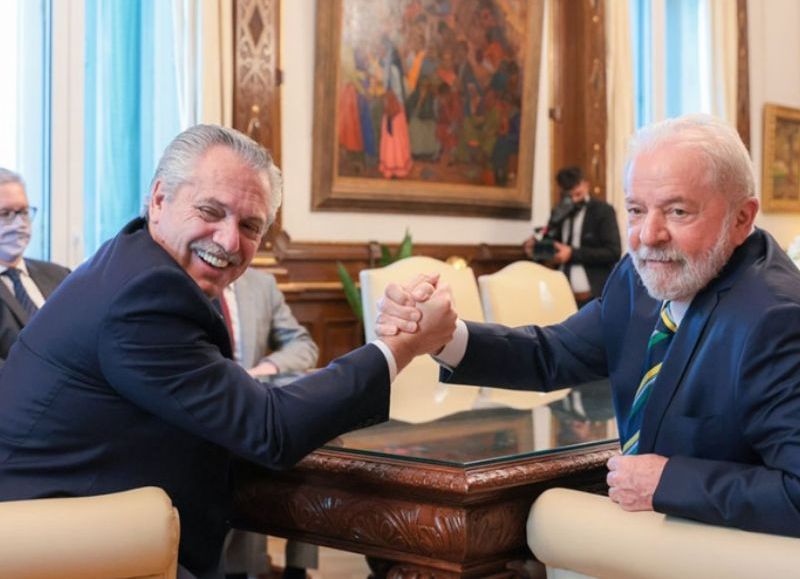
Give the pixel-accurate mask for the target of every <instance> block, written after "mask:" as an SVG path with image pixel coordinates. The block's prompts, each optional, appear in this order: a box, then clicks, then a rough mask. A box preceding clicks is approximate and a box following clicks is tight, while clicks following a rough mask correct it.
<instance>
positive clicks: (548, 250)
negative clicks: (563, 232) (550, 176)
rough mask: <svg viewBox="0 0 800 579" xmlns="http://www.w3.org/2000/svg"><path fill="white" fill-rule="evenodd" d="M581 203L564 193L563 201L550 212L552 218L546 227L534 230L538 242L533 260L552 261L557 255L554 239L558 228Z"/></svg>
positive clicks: (576, 210)
mask: <svg viewBox="0 0 800 579" xmlns="http://www.w3.org/2000/svg"><path fill="white" fill-rule="evenodd" d="M580 208H581V205H579V204H576V203H575V202H574V201H572V197H570V196H569V195H566V194H565V195H564V196H563V198H562V199H561V203H559V204H558V205H556V206H555V208H554V209H553V211H552V213H550V220H549V221H548V222H547V225H546V226H545V227H537V228H536V229H534V230H533V235H534V237H535V238H536V243H535V244H534V246H533V257H532V259H533V261H537V262H548V261H552V260H553V258H554V257H555V255H556V247H555V244H554V241H555V240H556V238H557V237H558V230H559V228H560V227H561V225H562V224H563V223H564V221H566V220H567V219H569V218H570V217H572V216H573V215H574V214H575V213H577V212H578V210H579V209H580Z"/></svg>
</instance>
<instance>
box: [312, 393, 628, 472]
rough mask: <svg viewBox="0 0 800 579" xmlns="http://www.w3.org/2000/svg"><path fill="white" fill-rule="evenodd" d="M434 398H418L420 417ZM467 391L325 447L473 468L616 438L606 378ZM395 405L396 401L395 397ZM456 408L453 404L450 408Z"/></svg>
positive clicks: (434, 396)
mask: <svg viewBox="0 0 800 579" xmlns="http://www.w3.org/2000/svg"><path fill="white" fill-rule="evenodd" d="M447 387H448V386H446V385H436V386H433V387H432V388H431V392H432V393H433V397H432V398H431V399H429V400H425V399H424V398H423V399H419V400H418V401H417V405H418V407H419V408H420V412H419V415H421V416H424V417H426V418H430V416H431V410H430V406H431V405H436V404H437V402H436V396H437V395H438V394H440V393H438V394H437V391H436V389H437V388H447ZM456 388H469V389H471V391H472V392H471V394H470V396H472V395H473V394H474V400H472V402H471V407H470V408H469V409H466V410H458V411H456V412H452V413H448V412H446V410H445V411H443V412H442V415H441V416H437V417H434V418H433V419H432V420H423V421H417V420H415V419H414V418H415V414H414V412H413V411H411V410H408V409H407V410H406V411H405V412H406V414H405V415H404V416H401V417H398V416H397V413H393V414H392V418H391V419H390V420H389V421H388V422H385V423H382V424H378V425H375V426H371V427H369V428H365V429H362V430H356V431H353V432H349V433H347V434H344V435H342V436H340V437H339V438H337V439H336V440H334V441H332V442H331V443H330V444H329V445H326V448H329V449H335V450H348V451H352V452H354V453H356V454H364V455H367V456H369V455H373V456H374V455H379V456H382V457H388V458H397V459H403V460H411V461H422V462H427V463H438V464H444V465H457V466H476V465H481V464H488V463H495V462H502V461H506V460H514V459H517V458H521V457H523V456H530V455H535V454H548V453H552V452H555V451H563V450H567V449H571V448H578V447H585V446H593V445H596V446H599V445H601V444H605V443H608V442H613V441H614V440H616V439H617V437H618V434H617V427H616V422H615V420H614V408H613V405H612V401H611V392H610V387H609V384H608V381H606V380H603V381H600V382H592V383H589V384H584V385H581V386H577V387H574V388H568V389H564V390H559V391H557V392H550V393H546V394H540V393H537V392H519V391H509V390H502V389H496V388H476V387H467V386H457V387H456ZM393 403H394V400H393ZM455 408H456V409H458V406H456V407H455Z"/></svg>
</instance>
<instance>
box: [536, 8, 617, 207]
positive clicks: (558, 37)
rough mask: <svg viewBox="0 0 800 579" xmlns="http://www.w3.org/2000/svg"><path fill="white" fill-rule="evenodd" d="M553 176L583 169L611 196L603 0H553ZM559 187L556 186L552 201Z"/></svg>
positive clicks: (595, 187) (598, 191)
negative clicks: (572, 167)
mask: <svg viewBox="0 0 800 579" xmlns="http://www.w3.org/2000/svg"><path fill="white" fill-rule="evenodd" d="M551 6H552V15H551V43H552V44H551V50H552V67H551V83H552V99H553V100H552V103H551V108H550V120H551V123H552V125H551V126H552V131H551V136H552V145H553V146H552V148H553V154H552V159H551V161H552V164H551V167H552V175H553V176H555V174H556V172H557V171H558V170H559V169H560V168H562V167H566V166H568V165H578V166H579V167H581V168H582V169H583V170H584V172H585V174H586V176H587V178H588V179H589V181H590V182H591V184H592V194H593V195H594V196H595V197H598V198H600V199H605V197H606V167H605V158H606V154H605V150H606V133H607V121H608V118H607V111H606V64H605V62H606V61H605V4H604V0H553V3H552V5H551ZM558 195H559V191H558V190H557V188H553V190H552V202H553V203H557V202H558Z"/></svg>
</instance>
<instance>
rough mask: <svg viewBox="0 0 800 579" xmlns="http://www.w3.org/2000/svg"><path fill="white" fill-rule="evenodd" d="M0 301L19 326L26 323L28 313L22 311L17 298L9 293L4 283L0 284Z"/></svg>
mask: <svg viewBox="0 0 800 579" xmlns="http://www.w3.org/2000/svg"><path fill="white" fill-rule="evenodd" d="M0 299H2V300H3V302H5V304H6V306H7V307H8V309H9V310H10V311H11V313H12V315H13V316H14V318H15V319H16V320H17V322H19V325H20V326H24V325H25V324H27V323H28V312H26V311H25V310H24V309H22V306H21V305H20V303H19V302H18V301H17V298H16V297H15V296H14V294H13V293H12V292H11V290H10V289H8V287H6V284H5V283H4V282H0Z"/></svg>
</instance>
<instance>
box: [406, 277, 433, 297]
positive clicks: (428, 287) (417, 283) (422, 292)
mask: <svg viewBox="0 0 800 579" xmlns="http://www.w3.org/2000/svg"><path fill="white" fill-rule="evenodd" d="M438 284H439V274H438V273H433V274H425V273H421V274H419V275H417V276H415V277H414V279H412V280H411V281H410V282H409V283H407V284H404V285H403V286H402V287H403V289H404V290H405V291H406V292H407V293H408V294H410V295H411V297H412V298H413V299H414V300H415V301H418V302H424V301H427V300H428V298H430V297H431V295H433V292H434V291H436V288H437V286H438Z"/></svg>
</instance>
